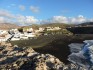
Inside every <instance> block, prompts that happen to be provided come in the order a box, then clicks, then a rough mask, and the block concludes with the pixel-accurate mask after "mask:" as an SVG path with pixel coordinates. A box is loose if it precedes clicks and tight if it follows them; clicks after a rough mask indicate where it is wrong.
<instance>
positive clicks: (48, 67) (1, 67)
mask: <svg viewBox="0 0 93 70" xmlns="http://www.w3.org/2000/svg"><path fill="white" fill-rule="evenodd" d="M77 68H78V66H77V65H75V64H72V63H71V64H68V65H65V64H64V63H63V62H61V61H60V60H59V59H58V58H56V57H55V56H53V55H50V54H41V53H38V52H36V51H34V50H33V49H32V48H31V47H29V48H27V47H26V48H22V47H18V46H17V45H14V46H12V45H11V44H10V43H2V44H0V70H76V69H77ZM81 70H84V69H83V68H81Z"/></svg>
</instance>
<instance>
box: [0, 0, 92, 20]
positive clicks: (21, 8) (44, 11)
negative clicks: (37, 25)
mask: <svg viewBox="0 0 93 70" xmlns="http://www.w3.org/2000/svg"><path fill="white" fill-rule="evenodd" d="M92 7H93V0H0V11H2V10H4V12H5V14H6V11H7V13H8V14H12V15H15V16H16V15H22V16H33V17H34V18H36V19H37V20H47V19H51V18H53V17H54V16H62V17H63V16H64V17H66V18H68V17H77V16H79V15H82V17H85V18H87V19H90V18H93V9H92ZM0 16H2V15H0ZM2 17H3V16H2ZM4 17H6V16H4ZM62 17H61V18H62Z"/></svg>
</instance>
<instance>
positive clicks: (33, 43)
mask: <svg viewBox="0 0 93 70" xmlns="http://www.w3.org/2000/svg"><path fill="white" fill-rule="evenodd" d="M63 36H64V35H61V34H56V35H48V36H40V37H37V38H33V39H28V40H19V41H11V43H12V44H13V45H15V44H16V45H18V46H19V47H32V48H39V47H43V46H45V45H47V44H48V43H50V42H52V41H54V40H56V39H60V38H62V37H63Z"/></svg>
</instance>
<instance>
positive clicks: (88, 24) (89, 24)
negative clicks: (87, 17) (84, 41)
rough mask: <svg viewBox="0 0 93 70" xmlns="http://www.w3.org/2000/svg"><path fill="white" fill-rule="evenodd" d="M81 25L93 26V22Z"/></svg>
mask: <svg viewBox="0 0 93 70" xmlns="http://www.w3.org/2000/svg"><path fill="white" fill-rule="evenodd" d="M79 25H81V26H93V22H85V23H81V24H79Z"/></svg>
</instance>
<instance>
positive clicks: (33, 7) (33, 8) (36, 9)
mask: <svg viewBox="0 0 93 70" xmlns="http://www.w3.org/2000/svg"><path fill="white" fill-rule="evenodd" d="M30 10H31V11H32V12H33V13H38V12H39V7H36V6H30Z"/></svg>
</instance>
